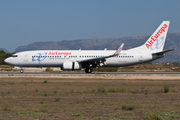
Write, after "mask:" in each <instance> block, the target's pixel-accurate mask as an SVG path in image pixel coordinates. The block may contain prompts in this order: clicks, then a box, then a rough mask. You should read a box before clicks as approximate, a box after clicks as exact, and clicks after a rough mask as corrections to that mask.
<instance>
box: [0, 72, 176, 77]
mask: <svg viewBox="0 0 180 120" xmlns="http://www.w3.org/2000/svg"><path fill="white" fill-rule="evenodd" d="M12 75H13V76H62V75H66V76H72V75H75V76H79V75H80V76H94V75H100V76H101V75H102V76H104V75H112V76H124V75H128V76H129V75H133V76H134V75H136V76H140V75H142V76H149V75H150V76H180V72H93V73H88V74H87V73H84V72H53V73H49V72H24V73H20V72H0V76H12Z"/></svg>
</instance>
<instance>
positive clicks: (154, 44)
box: [143, 21, 170, 53]
mask: <svg viewBox="0 0 180 120" xmlns="http://www.w3.org/2000/svg"><path fill="white" fill-rule="evenodd" d="M169 24H170V21H163V22H162V23H161V25H160V26H159V27H158V28H157V29H156V31H155V32H154V33H153V34H152V35H151V36H150V38H149V39H148V40H147V41H146V42H145V44H144V45H143V46H145V48H146V49H148V50H149V51H150V52H151V53H157V52H161V51H163V48H164V43H165V40H166V35H167V32H168V28H169ZM143 48H144V47H143Z"/></svg>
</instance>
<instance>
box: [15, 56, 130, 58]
mask: <svg viewBox="0 0 180 120" xmlns="http://www.w3.org/2000/svg"><path fill="white" fill-rule="evenodd" d="M12 57H17V56H12ZM33 57H37V58H38V57H40V58H44V57H48V58H54V57H55V58H61V56H32V58H33ZM64 57H66V56H64ZM69 57H71V58H77V56H69ZM79 57H80V58H84V57H85V58H93V57H94V58H97V57H104V56H79ZM118 57H119V58H133V56H115V58H118Z"/></svg>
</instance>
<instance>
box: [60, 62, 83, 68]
mask: <svg viewBox="0 0 180 120" xmlns="http://www.w3.org/2000/svg"><path fill="white" fill-rule="evenodd" d="M81 68H82V65H81V63H78V62H63V64H62V68H61V69H62V70H81Z"/></svg>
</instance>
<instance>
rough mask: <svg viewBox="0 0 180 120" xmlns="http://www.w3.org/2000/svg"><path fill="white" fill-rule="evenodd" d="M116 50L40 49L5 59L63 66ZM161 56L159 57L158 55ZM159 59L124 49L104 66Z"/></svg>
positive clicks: (22, 64) (22, 63) (15, 63)
mask: <svg viewBox="0 0 180 120" xmlns="http://www.w3.org/2000/svg"><path fill="white" fill-rule="evenodd" d="M114 52H115V50H61V51H60V50H38V51H25V52H19V53H16V54H15V55H16V56H15V57H9V58H7V59H6V60H5V62H6V63H9V64H11V65H13V66H18V67H62V64H63V62H78V61H82V60H86V59H93V58H98V57H103V56H108V55H111V54H113V53H114ZM158 58H159V57H158ZM154 59H157V57H153V56H152V55H151V54H150V53H149V54H148V53H147V54H143V52H138V53H137V52H135V53H134V52H133V51H132V50H122V51H121V53H120V54H119V55H118V56H115V57H111V58H107V59H106V61H105V64H103V65H102V67H121V66H128V65H134V64H139V63H143V62H147V61H152V60H154Z"/></svg>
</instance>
